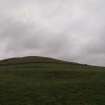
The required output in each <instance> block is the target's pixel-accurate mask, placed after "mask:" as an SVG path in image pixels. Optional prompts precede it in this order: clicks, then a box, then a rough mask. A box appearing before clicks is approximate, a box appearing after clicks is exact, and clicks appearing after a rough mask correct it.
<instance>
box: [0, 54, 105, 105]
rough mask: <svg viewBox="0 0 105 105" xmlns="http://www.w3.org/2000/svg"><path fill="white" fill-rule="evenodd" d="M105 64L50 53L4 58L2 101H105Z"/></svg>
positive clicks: (92, 104)
mask: <svg viewBox="0 0 105 105" xmlns="http://www.w3.org/2000/svg"><path fill="white" fill-rule="evenodd" d="M104 90H105V68H104V67H97V66H89V65H81V64H78V63H71V62H65V61H61V60H56V59H52V58H47V57H36V56H35V57H34V56H33V57H32V56H31V57H22V58H12V59H6V60H2V61H0V104H1V105H104V104H105V91H104Z"/></svg>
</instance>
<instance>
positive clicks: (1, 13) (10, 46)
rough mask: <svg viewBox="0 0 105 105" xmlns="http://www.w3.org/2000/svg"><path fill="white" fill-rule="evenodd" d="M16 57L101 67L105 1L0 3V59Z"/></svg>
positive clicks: (104, 51) (4, 0)
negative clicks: (60, 60)
mask: <svg viewBox="0 0 105 105" xmlns="http://www.w3.org/2000/svg"><path fill="white" fill-rule="evenodd" d="M20 56H47V57H55V58H59V59H62V60H67V61H70V62H79V63H85V64H92V65H99V66H105V0H0V59H5V58H10V57H20Z"/></svg>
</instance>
